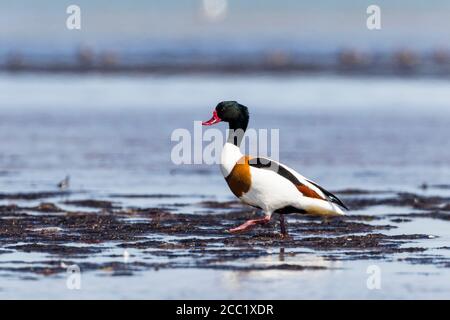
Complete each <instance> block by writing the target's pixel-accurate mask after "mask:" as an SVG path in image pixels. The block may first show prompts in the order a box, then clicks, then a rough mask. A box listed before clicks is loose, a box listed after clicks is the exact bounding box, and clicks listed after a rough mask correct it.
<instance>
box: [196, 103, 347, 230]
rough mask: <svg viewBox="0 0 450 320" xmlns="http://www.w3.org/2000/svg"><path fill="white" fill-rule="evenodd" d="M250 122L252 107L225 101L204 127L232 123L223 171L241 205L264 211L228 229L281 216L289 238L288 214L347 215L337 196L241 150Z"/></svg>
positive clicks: (306, 179) (263, 222)
mask: <svg viewBox="0 0 450 320" xmlns="http://www.w3.org/2000/svg"><path fill="white" fill-rule="evenodd" d="M249 120H250V115H249V111H248V108H247V107H246V106H244V105H242V104H240V103H238V102H237V101H222V102H220V103H218V104H217V106H216V107H215V109H214V110H213V115H212V118H211V119H210V120H208V121H203V122H202V125H204V126H211V125H215V124H218V123H220V122H225V123H228V126H229V131H228V138H227V141H226V143H225V145H224V146H223V149H222V153H221V155H220V169H221V172H222V174H223V176H224V178H225V181H226V182H227V184H228V187H229V188H230V190H231V192H232V193H233V194H234V195H235V196H236V197H237V198H239V200H240V201H241V202H243V203H244V204H247V205H249V206H252V207H254V208H256V209H259V210H262V211H263V212H264V217H262V218H257V219H251V220H248V221H246V222H245V223H243V224H241V225H239V226H237V227H234V228H231V229H229V230H227V231H228V232H229V233H232V234H234V233H243V232H247V231H249V230H251V229H253V228H254V227H255V226H258V225H265V224H267V223H269V222H270V221H271V218H272V215H273V214H274V213H276V214H278V216H279V221H280V228H281V236H282V237H287V236H288V232H287V228H286V222H285V215H286V214H291V213H299V214H308V215H314V216H321V217H326V218H327V217H332V216H341V215H345V212H346V211H347V210H348V208H347V206H346V205H345V204H344V203H343V202H342V201H341V200H340V199H339V198H338V197H337V196H335V195H334V194H332V193H331V192H329V191H327V190H326V189H325V188H323V187H321V186H320V185H319V184H317V183H316V182H314V181H312V180H310V179H308V178H305V177H304V176H303V175H301V174H300V173H298V172H297V171H295V170H294V169H292V168H290V167H288V166H286V165H284V164H282V163H280V162H278V161H275V160H272V159H270V158H266V157H258V156H255V157H253V156H250V155H245V154H243V153H242V152H241V150H240V145H241V142H242V139H243V138H244V135H245V131H246V130H247V126H248V123H249Z"/></svg>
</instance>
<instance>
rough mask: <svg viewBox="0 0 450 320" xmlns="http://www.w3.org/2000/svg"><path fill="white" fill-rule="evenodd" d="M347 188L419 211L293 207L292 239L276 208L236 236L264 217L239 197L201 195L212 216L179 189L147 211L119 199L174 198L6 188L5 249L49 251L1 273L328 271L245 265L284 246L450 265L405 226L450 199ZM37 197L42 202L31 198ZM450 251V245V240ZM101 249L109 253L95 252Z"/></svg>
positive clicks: (355, 204) (358, 201)
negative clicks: (313, 212)
mask: <svg viewBox="0 0 450 320" xmlns="http://www.w3.org/2000/svg"><path fill="white" fill-rule="evenodd" d="M338 194H339V195H340V196H341V198H342V199H343V200H344V201H345V202H346V204H347V205H348V206H349V207H350V209H351V210H360V209H368V208H369V209H370V208H373V207H375V206H380V205H385V206H390V207H402V208H404V209H405V210H410V211H411V212H410V213H401V214H399V213H389V212H387V213H385V214H383V215H375V214H373V215H372V214H367V215H366V214H364V215H362V214H355V213H352V212H350V213H349V214H348V215H347V216H345V217H337V218H329V219H325V220H324V219H320V218H316V217H310V216H305V215H300V214H298V215H296V214H291V215H289V216H288V219H287V221H288V230H289V234H290V236H289V237H287V238H283V237H281V236H280V234H279V225H278V219H277V218H278V217H277V216H276V215H275V216H274V217H273V219H272V221H271V223H270V224H268V225H265V226H260V227H257V228H255V229H254V230H252V231H251V232H249V233H246V234H229V233H227V231H226V230H227V229H228V228H230V227H232V226H236V225H238V224H240V223H243V222H244V221H245V220H246V219H250V218H254V217H255V216H258V215H260V213H258V212H255V211H254V210H253V209H252V208H250V207H246V206H244V205H241V204H240V203H239V202H236V201H228V202H217V201H201V199H200V200H199V202H197V203H195V207H197V208H201V209H202V210H203V213H202V214H190V212H189V211H190V210H189V209H187V208H188V207H189V206H192V205H189V204H185V203H183V202H182V197H180V199H178V198H177V197H176V196H173V195H172V196H170V197H173V198H175V199H174V204H173V205H170V206H162V207H149V208H137V207H132V206H127V207H125V206H123V205H122V204H121V203H120V201H115V198H129V199H131V201H132V199H134V198H140V197H144V198H145V197H154V198H158V197H165V196H164V195H111V196H110V197H109V199H112V200H111V201H110V200H103V199H102V200H96V199H78V200H67V199H65V198H66V197H67V198H70V193H63V194H62V193H55V192H42V193H24V194H0V199H1V200H3V203H6V204H4V205H1V206H0V219H1V222H0V246H1V249H0V255H2V254H6V253H12V252H25V253H39V254H45V256H46V257H47V258H46V259H43V260H36V261H31V262H24V261H21V260H17V261H1V262H0V272H3V273H5V274H10V275H13V276H14V274H17V275H19V274H20V277H23V278H27V277H29V278H31V279H32V278H33V277H36V276H38V275H52V274H57V273H62V272H66V268H67V265H70V264H72V263H75V262H76V263H77V264H78V265H79V266H80V268H81V269H82V270H84V271H87V270H108V271H110V272H111V273H112V274H113V275H132V274H133V273H134V272H139V271H140V270H145V269H156V270H158V269H161V268H213V269H223V270H261V269H264V270H266V269H282V270H304V269H312V270H314V269H323V268H327V267H326V266H323V265H317V266H314V265H302V264H289V263H274V264H270V263H269V264H265V265H260V264H259V265H256V264H252V263H251V262H249V263H235V262H238V261H245V260H243V259H250V258H258V257H264V256H270V255H274V253H275V254H277V255H278V256H279V261H281V262H282V261H283V257H284V256H285V255H298V254H301V253H304V252H315V253H318V254H320V255H321V256H322V257H324V258H325V259H327V260H355V259H384V260H388V261H389V260H390V259H393V258H394V257H395V256H396V254H399V253H404V254H406V257H404V258H402V259H403V261H405V263H414V264H434V265H437V266H439V267H444V268H448V267H450V260H449V259H448V258H445V257H443V256H440V255H436V254H429V253H428V252H427V251H428V249H427V247H426V246H423V245H422V244H423V243H424V241H425V242H426V241H427V239H430V238H432V236H433V235H431V234H428V233H426V232H424V233H423V234H404V233H402V232H398V233H396V230H397V229H399V227H398V226H399V225H401V224H402V223H405V222H408V221H411V220H412V219H415V218H417V217H420V218H430V219H440V220H450V198H448V197H438V196H432V197H431V196H430V197H426V196H422V195H418V194H411V193H395V192H381V193H380V192H371V191H365V190H350V189H349V190H341V191H340V192H338ZM56 196H58V197H59V196H64V200H60V201H53V200H54V199H55V197H56ZM30 200H33V201H34V202H36V201H37V202H38V203H39V204H37V205H36V204H34V205H29V206H27V205H24V203H26V202H27V201H30ZM50 200H51V201H50ZM17 203H20V205H18V204H17ZM68 208H70V209H68ZM369 211H370V210H369ZM388 231H390V232H388ZM418 240H420V241H418ZM112 249H114V250H112ZM119 249H120V250H119ZM440 249H442V250H448V249H449V247H442V248H440ZM128 250H133V252H139V255H140V258H139V259H128V257H126V255H128ZM136 250H138V251H136ZM117 252H120V253H117ZM135 254H136V253H135ZM417 254H419V255H417ZM98 256H103V257H107V258H109V260H107V261H102V260H101V259H91V258H92V257H98ZM132 257H133V254H132V255H131V258H132ZM249 261H250V260H249ZM24 275H26V276H24Z"/></svg>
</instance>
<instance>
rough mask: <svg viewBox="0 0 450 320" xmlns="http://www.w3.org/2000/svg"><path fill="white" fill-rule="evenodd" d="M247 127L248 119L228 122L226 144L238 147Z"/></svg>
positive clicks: (243, 118)
mask: <svg viewBox="0 0 450 320" xmlns="http://www.w3.org/2000/svg"><path fill="white" fill-rule="evenodd" d="M247 126H248V117H247V118H245V117H242V118H240V119H238V120H235V121H232V122H230V123H229V132H228V139H227V143H232V144H234V145H235V146H237V147H239V146H240V145H241V142H242V139H243V138H244V134H245V130H247Z"/></svg>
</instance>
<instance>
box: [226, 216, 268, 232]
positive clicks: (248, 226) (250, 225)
mask: <svg viewBox="0 0 450 320" xmlns="http://www.w3.org/2000/svg"><path fill="white" fill-rule="evenodd" d="M269 221H270V217H268V216H266V217H264V218H262V219H253V220H248V221H247V222H246V223H243V224H241V225H240V226H239V227H236V228H232V229H229V230H228V232H231V233H236V232H244V231H248V230H250V229H252V228H253V227H254V226H256V225H258V224H266V223H268V222H269Z"/></svg>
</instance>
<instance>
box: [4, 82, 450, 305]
mask: <svg viewBox="0 0 450 320" xmlns="http://www.w3.org/2000/svg"><path fill="white" fill-rule="evenodd" d="M0 84H1V85H0V142H1V147H0V190H1V193H5V194H11V193H23V192H42V191H57V187H56V184H57V182H58V181H60V180H62V179H63V178H64V177H65V176H66V175H70V177H71V186H70V191H71V193H70V194H65V195H58V196H53V197H49V198H46V199H35V200H11V199H4V200H0V204H12V203H14V204H18V205H19V206H27V207H30V206H34V205H38V204H39V203H41V202H44V201H45V202H54V203H57V204H58V205H59V206H60V207H61V208H64V209H67V210H79V209H80V208H79V207H77V206H73V205H72V206H71V205H70V204H62V203H61V202H64V201H67V200H71V201H72V200H77V199H78V200H79V199H96V200H109V201H114V202H117V203H118V204H120V205H121V206H123V207H140V208H146V207H164V206H172V205H174V204H176V203H178V204H182V205H183V206H181V207H179V208H178V209H177V210H178V212H182V213H193V214H202V213H204V212H205V211H208V210H207V209H205V208H204V207H202V206H199V205H198V203H199V202H201V201H205V200H218V201H227V200H232V199H233V198H232V196H231V194H230V192H229V190H228V188H227V186H226V184H225V182H224V181H223V178H222V177H221V175H220V172H219V169H218V168H217V166H209V165H195V166H193V165H182V166H176V165H174V164H173V163H172V162H171V159H170V152H171V148H172V147H173V146H174V143H173V142H171V141H170V135H171V133H172V131H173V130H174V129H176V128H186V129H188V130H189V131H191V132H192V130H193V121H196V120H206V119H209V117H210V116H211V111H212V109H213V108H214V106H215V104H216V103H217V101H220V100H223V99H236V100H239V101H242V102H243V103H244V104H246V105H248V106H249V107H250V111H251V124H250V127H255V128H268V129H271V128H277V129H280V159H281V161H282V162H284V163H286V164H288V165H289V166H291V167H293V168H296V169H297V170H298V171H299V172H301V173H302V174H304V175H305V176H307V177H309V178H312V179H314V180H315V181H317V182H319V183H320V184H322V185H324V186H326V187H327V188H328V189H330V190H332V191H336V190H337V191H339V190H344V189H363V190H380V191H388V192H414V193H417V194H420V195H425V196H432V195H440V196H447V197H448V195H449V194H448V189H445V188H434V187H433V186H432V185H440V184H442V185H445V184H448V182H449V181H450V167H449V163H450V139H449V137H450V126H449V123H450V93H449V92H450V91H449V90H448V89H449V85H450V83H449V82H448V81H445V80H423V79H422V80H413V79H390V80H385V79H383V78H369V79H366V78H339V77H335V78H322V77H313V78H303V77H285V78H281V77H280V78H279V77H266V76H259V77H256V76H255V77H247V78H246V77H240V78H233V77H206V78H205V77H197V76H192V77H184V76H183V77H178V76H174V77H100V76H95V75H91V76H86V77H73V76H39V77H35V76H26V75H24V76H12V75H7V74H3V75H1V76H0ZM221 127H222V129H223V126H221ZM423 183H427V184H428V185H430V187H429V188H428V189H426V190H423V189H421V188H420V186H421V185H422V184H423ZM130 195H132V196H131V197H130ZM139 195H140V196H139ZM161 195H163V196H161ZM164 195H165V196H164ZM373 197H374V198H376V197H377V195H376V194H374V195H373ZM82 209H83V210H84V211H89V210H92V212H96V211H98V209H92V208H82ZM209 211H210V210H209ZM213 211H214V210H213ZM215 211H218V212H223V211H224V209H216V210H215ZM410 212H415V211H414V210H413V209H410V208H407V207H393V206H389V205H383V206H371V207H366V208H360V209H358V210H355V211H354V212H350V215H351V214H365V215H374V216H383V217H384V216H385V215H387V214H392V213H402V214H405V213H406V214H408V213H410ZM389 219H392V218H391V217H385V218H384V219H383V220H379V221H378V220H376V221H373V222H371V224H386V223H388V222H389ZM128 223H131V221H128ZM389 223H390V224H392V225H395V226H397V227H398V228H396V229H391V230H383V231H382V233H384V234H419V233H420V234H427V235H431V236H436V237H435V238H430V239H426V240H414V241H411V242H410V243H409V244H406V246H408V245H414V246H417V247H425V248H427V249H428V250H427V251H425V253H421V252H419V253H401V254H394V255H393V256H392V257H390V258H389V259H385V260H383V259H376V260H371V259H370V258H368V259H358V260H344V261H340V260H338V261H334V260H333V259H331V260H330V259H329V258H328V257H327V254H330V252H321V251H320V250H303V249H299V250H300V251H301V254H297V255H293V256H289V255H287V256H286V257H283V258H281V257H280V248H279V247H274V248H271V250H273V254H271V255H269V256H264V257H256V258H248V259H242V260H237V261H234V262H233V263H235V264H238V265H265V264H268V263H269V264H277V263H287V264H293V265H295V264H301V265H303V266H304V265H308V264H310V265H313V266H324V267H325V269H324V270H301V271H299V270H295V271H292V270H257V271H233V270H231V271H230V270H214V269H197V268H189V269H183V268H181V269H178V268H175V269H161V270H158V271H154V270H142V271H139V272H133V273H132V275H128V276H126V275H122V276H120V275H118V276H117V275H115V276H112V275H113V273H112V272H111V271H108V270H104V271H87V272H86V273H82V289H81V290H79V291H77V290H75V291H74V290H68V289H67V288H66V275H65V274H57V275H49V276H42V275H29V274H23V275H22V274H21V275H18V274H17V273H16V272H13V273H2V276H1V282H0V297H4V298H67V299H70V298H195V299H197V298H198V299H201V298H267V299H274V298H405V299H406V298H448V297H450V286H449V285H448V283H447V280H446V279H448V276H449V271H448V270H449V269H448V266H447V267H442V265H436V264H434V263H419V264H413V263H407V262H405V261H403V260H401V258H402V257H405V256H406V257H423V255H427V254H438V255H439V256H440V257H441V258H443V259H449V258H450V252H449V250H445V249H443V250H441V249H437V248H440V247H445V246H448V243H449V240H450V238H449V233H448V230H449V225H448V224H449V222H448V221H447V220H440V219H429V218H414V219H412V221H410V222H401V223H392V222H389ZM148 236H149V237H150V239H151V238H152V237H154V236H155V235H148ZM230 237H231V236H230ZM165 240H170V239H169V238H165ZM123 250H124V249H123V248H120V247H115V244H112V249H111V248H110V247H109V246H108V249H107V250H106V252H102V253H100V254H94V255H92V256H88V257H87V258H86V257H85V258H80V261H91V262H97V263H99V262H102V261H120V262H121V261H123ZM286 250H287V251H292V249H286ZM294 251H295V250H294ZM129 253H130V254H131V257H130V261H135V262H136V261H151V262H158V261H165V260H167V259H170V258H167V257H161V256H156V255H154V256H152V255H151V254H150V255H149V254H148V252H147V253H146V252H145V250H139V249H129ZM178 253H180V252H178ZM181 253H183V252H182V250H181ZM331 254H332V255H333V254H338V253H336V252H331ZM109 255H115V256H114V257H110V256H109ZM338 255H339V254H338ZM54 258H55V257H54V256H52V255H48V254H44V253H35V252H34V253H33V252H31V253H24V252H20V251H14V252H9V253H3V254H0V262H1V263H2V264H4V265H2V266H7V265H8V263H10V262H12V261H24V265H27V263H28V262H32V261H41V260H45V259H54ZM58 259H61V260H62V261H64V257H62V258H61V257H58ZM176 259H180V260H176V261H180V263H181V262H183V263H184V262H186V261H187V262H189V261H193V262H195V260H196V259H197V258H196V257H194V256H190V255H189V253H186V255H185V256H184V257H177V258H176ZM281 259H284V260H282V261H280V260H281ZM71 261H73V259H71ZM75 262H76V261H75ZM373 264H375V265H377V266H379V267H380V269H381V271H382V287H381V289H380V290H369V289H367V286H366V281H367V278H368V274H367V273H366V269H367V267H368V266H370V265H373ZM16 266H17V264H16ZM27 277H28V278H27ZM24 278H25V279H24ZM31 279H33V280H31ZM174 279H176V281H174Z"/></svg>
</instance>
